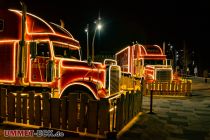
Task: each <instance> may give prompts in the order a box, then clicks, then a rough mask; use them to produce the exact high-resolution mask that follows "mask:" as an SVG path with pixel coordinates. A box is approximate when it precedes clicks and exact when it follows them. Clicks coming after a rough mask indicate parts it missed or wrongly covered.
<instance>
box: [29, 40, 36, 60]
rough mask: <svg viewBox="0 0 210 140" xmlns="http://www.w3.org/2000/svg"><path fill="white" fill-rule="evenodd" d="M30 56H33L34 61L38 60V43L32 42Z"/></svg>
mask: <svg viewBox="0 0 210 140" xmlns="http://www.w3.org/2000/svg"><path fill="white" fill-rule="evenodd" d="M30 54H31V58H32V59H34V58H36V55H37V44H36V42H30Z"/></svg>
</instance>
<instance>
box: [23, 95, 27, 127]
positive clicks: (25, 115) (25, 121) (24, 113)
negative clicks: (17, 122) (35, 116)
mask: <svg viewBox="0 0 210 140" xmlns="http://www.w3.org/2000/svg"><path fill="white" fill-rule="evenodd" d="M22 99H23V103H22V116H23V123H24V124H27V94H23V95H22Z"/></svg>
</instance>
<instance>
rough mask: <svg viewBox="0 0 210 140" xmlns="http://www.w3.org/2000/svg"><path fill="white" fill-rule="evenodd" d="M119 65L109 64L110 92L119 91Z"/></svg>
mask: <svg viewBox="0 0 210 140" xmlns="http://www.w3.org/2000/svg"><path fill="white" fill-rule="evenodd" d="M120 75H121V74H120V67H118V66H111V70H110V87H109V88H110V94H114V93H116V92H119V89H120V88H119V87H120Z"/></svg>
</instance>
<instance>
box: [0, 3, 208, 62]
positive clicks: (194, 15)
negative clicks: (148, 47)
mask: <svg viewBox="0 0 210 140" xmlns="http://www.w3.org/2000/svg"><path fill="white" fill-rule="evenodd" d="M24 1H25V3H26V5H27V7H28V9H27V10H28V12H30V13H33V14H35V15H37V16H40V17H41V18H43V19H45V20H47V21H51V22H55V23H58V24H59V23H60V22H59V20H60V19H62V20H63V21H64V22H65V28H66V29H67V30H69V31H70V32H71V33H72V35H73V36H74V38H76V39H77V40H79V41H80V44H81V46H82V48H83V52H84V54H86V52H85V51H86V33H85V32H84V29H85V27H86V25H87V24H89V26H90V33H89V39H90V42H91V40H92V36H93V32H94V23H93V22H94V20H95V19H97V17H98V13H99V11H100V15H101V18H102V24H103V30H102V31H101V32H100V34H97V36H96V40H95V43H96V45H95V50H96V54H99V53H104V52H105V51H106V52H109V53H115V52H116V51H119V50H120V49H122V48H124V47H125V46H127V45H131V44H132V42H133V41H138V42H139V43H141V44H159V45H161V46H162V44H163V41H166V43H168V42H170V43H171V44H173V46H175V47H176V48H177V49H180V48H183V42H184V41H185V43H186V47H187V48H190V49H194V50H195V51H196V53H199V55H200V56H208V57H206V58H209V60H210V55H208V53H207V52H206V51H204V52H202V51H201V50H203V49H208V48H209V47H210V46H209V43H208V42H209V40H210V35H209V31H210V15H209V13H210V12H208V11H209V9H210V5H209V4H208V2H207V0H206V1H202V0H199V1H195V2H193V1H186V2H183V1H184V0H183V1H173V0H168V1H157V0H153V1H152V0H139V1H133V0H127V1H125V0H124V1H125V2H122V1H116V0H106V1H100V0H97V1H91V0H86V1H85V0H76V1H72V0H71V1H72V2H73V3H70V2H71V1H70V0H56V1H55V0H53V1H52V0H24ZM0 2H1V4H0V6H1V7H9V8H17V9H20V8H21V6H20V4H19V1H17V0H0ZM90 45H91V44H90ZM201 53H202V54H201ZM201 61H203V60H201Z"/></svg>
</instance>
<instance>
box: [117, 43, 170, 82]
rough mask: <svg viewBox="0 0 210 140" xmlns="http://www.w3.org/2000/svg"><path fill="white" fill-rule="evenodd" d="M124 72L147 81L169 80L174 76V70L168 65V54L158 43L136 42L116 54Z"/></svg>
mask: <svg viewBox="0 0 210 140" xmlns="http://www.w3.org/2000/svg"><path fill="white" fill-rule="evenodd" d="M115 57H116V60H117V64H118V65H120V66H121V70H122V73H126V74H127V75H131V76H132V77H135V78H144V80H147V82H152V81H161V82H168V81H171V80H172V78H173V76H172V75H173V71H172V67H171V66H170V65H167V61H166V60H167V59H166V55H164V54H163V52H162V49H161V48H160V46H158V45H141V44H135V45H133V46H128V47H126V48H124V49H122V50H121V51H119V52H117V53H116V54H115Z"/></svg>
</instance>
